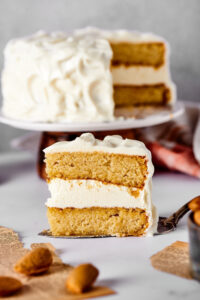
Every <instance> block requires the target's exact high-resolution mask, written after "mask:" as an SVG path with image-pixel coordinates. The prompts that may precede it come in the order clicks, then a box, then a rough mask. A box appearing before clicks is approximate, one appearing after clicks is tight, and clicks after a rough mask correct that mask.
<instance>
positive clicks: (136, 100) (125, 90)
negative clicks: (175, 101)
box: [114, 84, 171, 106]
mask: <svg viewBox="0 0 200 300" xmlns="http://www.w3.org/2000/svg"><path fill="white" fill-rule="evenodd" d="M170 99H171V91H170V89H169V88H168V87H166V86H165V85H164V84H155V85H142V86H133V85H115V86H114V101H115V104H116V106H131V105H162V104H167V103H168V102H169V101H170Z"/></svg>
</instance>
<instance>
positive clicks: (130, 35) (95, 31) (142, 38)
mask: <svg viewBox="0 0 200 300" xmlns="http://www.w3.org/2000/svg"><path fill="white" fill-rule="evenodd" d="M74 34H75V35H76V36H79V37H81V36H82V37H83V36H88V35H90V36H95V37H101V38H105V39H107V40H109V41H110V42H132V43H144V42H145V43H151V42H165V40H164V39H163V38H162V37H160V36H158V35H156V34H154V33H151V32H147V33H143V32H139V31H131V30H126V29H119V30H104V29H99V28H96V27H86V28H83V29H77V30H75V31H74Z"/></svg>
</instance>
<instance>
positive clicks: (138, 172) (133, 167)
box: [46, 152, 148, 188]
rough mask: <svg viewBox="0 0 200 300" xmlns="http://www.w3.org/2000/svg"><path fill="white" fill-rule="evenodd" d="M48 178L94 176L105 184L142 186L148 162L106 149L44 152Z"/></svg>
mask: <svg viewBox="0 0 200 300" xmlns="http://www.w3.org/2000/svg"><path fill="white" fill-rule="evenodd" d="M46 162H47V168H46V171H47V176H48V179H49V180H51V179H54V178H62V179H94V180H97V181H103V182H105V183H112V184H118V185H124V186H128V187H136V188H143V186H144V182H145V180H146V178H147V175H148V171H147V161H146V158H145V157H142V156H130V155H124V154H114V153H105V152H92V153H90V152H62V153H53V154H51V153H47V154H46Z"/></svg>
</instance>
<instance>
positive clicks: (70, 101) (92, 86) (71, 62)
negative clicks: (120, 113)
mask: <svg viewBox="0 0 200 300" xmlns="http://www.w3.org/2000/svg"><path fill="white" fill-rule="evenodd" d="M111 58H112V50H111V47H110V44H109V42H108V41H107V40H106V39H102V38H100V37H94V36H87V37H86V36H85V37H81V36H80V37H78V36H74V35H73V36H69V35H66V34H64V33H52V34H47V33H45V32H39V33H37V34H35V35H33V36H30V37H27V38H20V39H15V40H12V41H10V42H9V43H8V44H7V46H6V48H5V68H4V71H3V75H2V88H3V90H2V91H3V96H4V105H3V111H5V112H6V115H9V116H11V117H14V118H16V119H27V118H29V120H30V121H37V120H42V119H43V120H46V121H62V120H63V121H80V122H81V121H104V120H112V119H113V118H114V115H113V112H114V101H113V86H112V75H111V72H110V62H111ZM20 80H21V82H20ZM18 95H20V97H19V96H18ZM8 98H9V99H8ZM6 100H9V101H6ZM16 103H18V105H17V106H16ZM36 104H40V105H36ZM18 107H19V109H18ZM44 107H45V109H44Z"/></svg>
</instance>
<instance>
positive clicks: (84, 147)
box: [44, 133, 154, 175]
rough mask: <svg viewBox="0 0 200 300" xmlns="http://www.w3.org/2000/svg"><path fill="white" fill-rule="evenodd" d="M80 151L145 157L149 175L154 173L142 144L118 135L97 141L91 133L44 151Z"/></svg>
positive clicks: (147, 152) (148, 153) (149, 156)
mask: <svg viewBox="0 0 200 300" xmlns="http://www.w3.org/2000/svg"><path fill="white" fill-rule="evenodd" d="M82 151H86V152H93V151H102V152H108V153H116V154H126V155H139V156H146V158H147V161H148V172H149V174H150V175H152V174H153V171H154V168H153V165H152V162H151V152H150V151H149V150H148V149H147V148H146V146H145V145H144V143H142V142H140V141H137V140H131V139H123V138H122V137H121V136H120V135H111V136H109V135H108V136H106V137H105V138H104V140H99V139H96V138H95V137H94V135H93V134H92V133H83V134H82V135H81V136H80V137H77V138H76V139H75V140H73V141H63V142H57V143H55V144H53V145H51V146H49V147H47V148H46V149H44V152H45V153H56V152H82Z"/></svg>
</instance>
